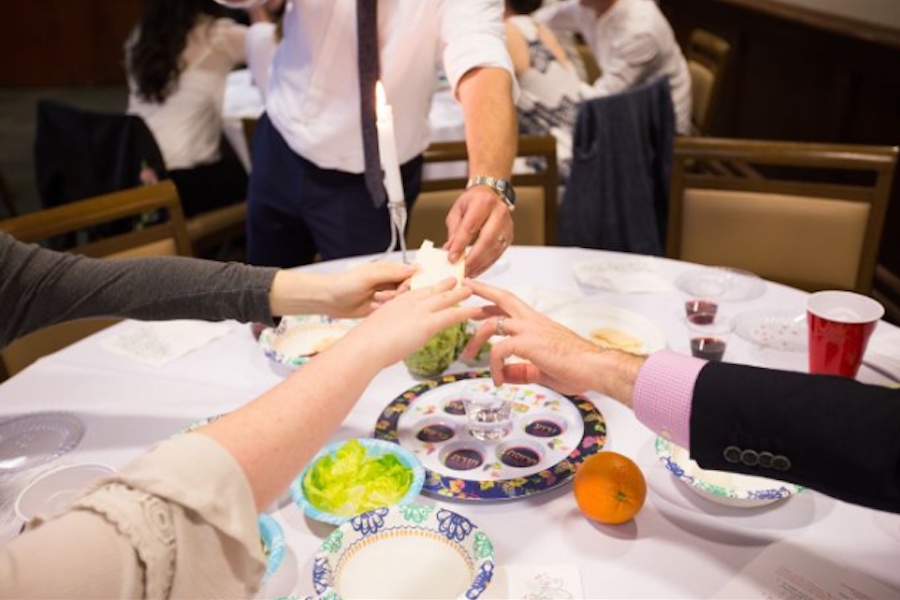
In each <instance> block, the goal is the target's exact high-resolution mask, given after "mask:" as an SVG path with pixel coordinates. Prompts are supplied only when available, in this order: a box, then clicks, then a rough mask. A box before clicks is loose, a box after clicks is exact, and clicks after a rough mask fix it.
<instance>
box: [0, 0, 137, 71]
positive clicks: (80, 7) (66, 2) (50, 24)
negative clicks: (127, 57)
mask: <svg viewBox="0 0 900 600" xmlns="http://www.w3.org/2000/svg"><path fill="white" fill-rule="evenodd" d="M3 5H4V6H3V18H2V19H0V56H3V68H2V69H0V86H2V87H12V86H15V87H31V86H66V85H97V84H120V83H124V81H125V71H124V69H123V67H122V60H123V58H122V53H123V50H122V47H123V44H124V43H125V39H126V38H127V37H128V33H129V31H130V30H131V28H132V27H133V26H134V24H135V23H136V22H137V20H138V17H139V15H140V9H141V0H13V1H9V0H7V1H6V2H4V3H3Z"/></svg>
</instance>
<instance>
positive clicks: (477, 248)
mask: <svg viewBox="0 0 900 600" xmlns="http://www.w3.org/2000/svg"><path fill="white" fill-rule="evenodd" d="M513 234H514V228H513V220H512V213H510V211H509V208H508V207H507V206H506V203H505V202H503V200H501V199H500V198H499V196H497V194H496V193H495V192H494V191H492V190H491V189H489V188H487V187H484V186H476V187H473V188H471V189H468V190H466V191H465V192H463V194H462V195H461V196H460V197H459V198H457V199H456V202H454V203H453V206H452V207H451V208H450V212H449V213H448V214H447V237H448V239H447V243H446V244H444V249H446V250H447V251H448V252H449V253H450V254H449V259H450V262H456V260H457V259H458V258H459V257H460V256H462V255H463V253H464V252H465V250H466V246H468V245H469V244H472V250H471V251H470V252H469V254H468V256H467V257H466V275H467V276H468V277H477V276H478V275H480V274H481V273H483V272H485V271H486V270H487V269H488V267H490V266H491V265H492V264H494V263H495V262H496V261H497V259H498V258H500V257H501V256H502V255H503V253H504V252H505V251H506V249H507V248H508V247H509V246H510V244H512V242H513Z"/></svg>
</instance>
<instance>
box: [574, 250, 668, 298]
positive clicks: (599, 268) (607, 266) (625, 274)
mask: <svg viewBox="0 0 900 600" xmlns="http://www.w3.org/2000/svg"><path fill="white" fill-rule="evenodd" d="M572 271H573V272H574V273H575V279H577V280H578V282H579V283H581V284H582V285H586V286H590V287H596V288H601V289H604V290H610V291H613V292H618V293H620V294H637V293H642V292H670V291H672V290H674V289H675V286H674V285H673V284H672V282H671V281H669V280H668V279H667V278H665V277H664V276H663V275H661V274H660V272H659V268H658V267H657V265H656V262H655V261H654V260H653V259H652V258H649V257H647V256H640V257H635V258H625V259H621V258H616V259H602V260H583V261H579V262H576V263H575V264H574V265H573V266H572Z"/></svg>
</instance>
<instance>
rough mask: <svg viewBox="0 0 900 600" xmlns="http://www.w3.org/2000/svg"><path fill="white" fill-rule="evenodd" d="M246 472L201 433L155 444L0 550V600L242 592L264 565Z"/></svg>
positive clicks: (249, 589) (250, 588) (251, 590)
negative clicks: (58, 513) (68, 507)
mask: <svg viewBox="0 0 900 600" xmlns="http://www.w3.org/2000/svg"><path fill="white" fill-rule="evenodd" d="M264 564H265V563H264V557H263V553H262V548H261V546H260V541H259V529H258V525H257V513H256V507H255V504H254V502H253V495H252V492H251V490H250V487H249V485H248V483H247V480H246V477H245V476H244V474H243V472H242V471H241V469H240V467H239V466H238V464H237V463H236V462H235V461H234V459H233V458H232V457H231V455H230V454H228V453H227V452H226V451H225V450H224V449H223V448H222V447H221V446H219V445H218V444H217V443H216V442H214V441H213V440H212V439H210V438H208V437H206V436H204V435H200V434H187V435H182V436H178V437H176V438H173V439H171V440H167V441H165V442H162V443H160V444H159V445H157V446H156V447H155V448H154V449H152V450H151V451H150V452H148V453H147V454H145V455H143V456H141V457H140V458H138V459H137V460H135V461H134V462H132V463H130V464H129V465H127V466H126V467H124V468H123V469H122V470H121V471H120V472H119V473H118V474H117V475H116V476H115V477H113V478H112V479H109V480H107V481H105V482H103V483H100V484H99V485H98V486H96V487H95V488H94V489H93V490H91V491H90V492H88V493H87V494H85V495H84V496H82V497H81V498H80V499H79V500H78V501H77V502H76V504H75V507H74V508H73V509H72V510H70V511H69V512H67V513H64V514H63V515H61V516H58V517H44V518H41V517H39V518H37V519H35V520H33V521H32V522H31V523H30V524H29V531H28V532H27V533H26V534H23V535H21V536H19V537H18V538H16V539H15V540H13V541H12V542H10V543H9V544H8V545H7V546H6V547H5V548H3V550H2V551H0V597H3V598H141V597H144V598H170V597H171V598H247V597H252V596H253V595H254V594H255V593H256V591H257V590H258V588H259V581H260V579H261V577H262V574H263V571H264Z"/></svg>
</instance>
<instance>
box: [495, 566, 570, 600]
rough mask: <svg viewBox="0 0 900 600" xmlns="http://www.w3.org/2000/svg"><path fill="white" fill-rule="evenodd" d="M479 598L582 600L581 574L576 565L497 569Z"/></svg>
mask: <svg viewBox="0 0 900 600" xmlns="http://www.w3.org/2000/svg"><path fill="white" fill-rule="evenodd" d="M481 597H482V598H484V599H485V600H491V599H494V600H499V599H501V598H502V599H504V600H537V599H538V598H571V599H573V600H575V599H579V598H584V590H583V589H582V586H581V571H580V570H579V569H578V567H577V566H575V565H524V564H511V565H498V566H497V567H496V568H495V569H494V576H493V578H492V579H491V584H490V585H489V586H488V587H487V589H486V590H485V591H484V594H482V595H481Z"/></svg>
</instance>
